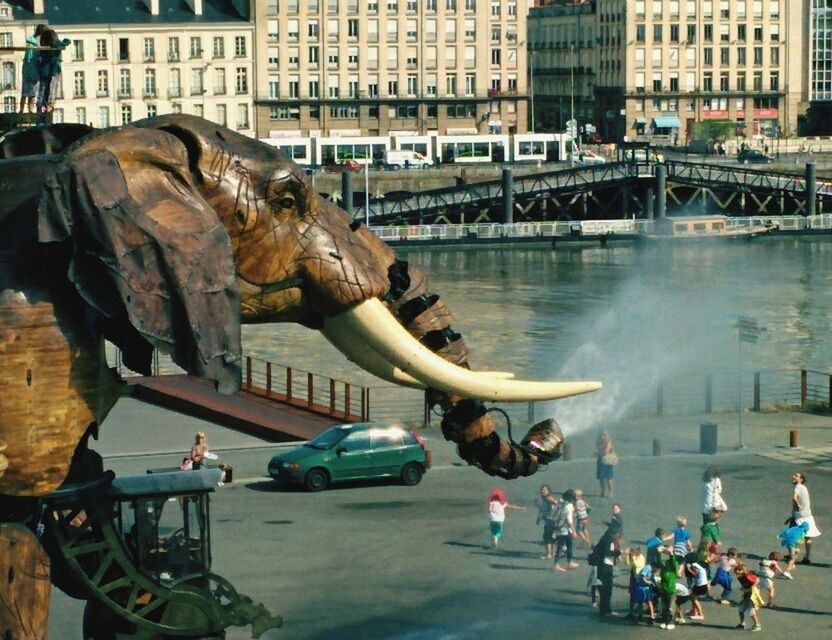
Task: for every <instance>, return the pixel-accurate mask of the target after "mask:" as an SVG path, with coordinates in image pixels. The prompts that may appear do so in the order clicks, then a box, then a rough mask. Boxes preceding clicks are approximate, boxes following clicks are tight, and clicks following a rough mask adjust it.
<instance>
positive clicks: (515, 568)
mask: <svg viewBox="0 0 832 640" xmlns="http://www.w3.org/2000/svg"><path fill="white" fill-rule="evenodd" d="M488 566H489V567H491V568H492V569H500V570H503V571H551V569H550V568H548V567H523V566H520V565H516V564H497V563H495V562H490V563H489V564H488Z"/></svg>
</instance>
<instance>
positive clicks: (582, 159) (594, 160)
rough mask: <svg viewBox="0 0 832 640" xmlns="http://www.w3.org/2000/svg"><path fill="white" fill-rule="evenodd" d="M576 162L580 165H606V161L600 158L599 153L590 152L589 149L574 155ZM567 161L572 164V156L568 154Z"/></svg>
mask: <svg viewBox="0 0 832 640" xmlns="http://www.w3.org/2000/svg"><path fill="white" fill-rule="evenodd" d="M574 158H575V160H574V162H575V164H580V165H590V164H604V163H605V162H606V160H605V159H604V158H602V157H601V156H599V155H598V154H597V153H594V152H592V151H589V150H588V149H584V150H582V151H578V152H577V153H575V154H574ZM566 159H567V161H568V162H569V163H570V164H571V163H572V162H573V161H572V154H567V156H566Z"/></svg>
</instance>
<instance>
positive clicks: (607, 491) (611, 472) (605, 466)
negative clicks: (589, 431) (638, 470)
mask: <svg viewBox="0 0 832 640" xmlns="http://www.w3.org/2000/svg"><path fill="white" fill-rule="evenodd" d="M596 455H597V461H596V471H595V477H596V478H597V479H598V482H599V483H600V485H601V497H602V498H605V497H606V498H612V496H613V491H614V489H615V485H614V483H613V479H614V478H615V465H617V464H618V455H617V454H616V453H615V447H614V446H613V442H612V437H611V436H610V434H609V433H607V432H606V431H602V432H601V433H599V434H598V440H597V442H596Z"/></svg>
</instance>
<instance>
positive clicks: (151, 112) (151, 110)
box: [147, 104, 157, 118]
mask: <svg viewBox="0 0 832 640" xmlns="http://www.w3.org/2000/svg"><path fill="white" fill-rule="evenodd" d="M156 114H157V110H156V105H155V104H148V105H147V117H148V118H155V117H156Z"/></svg>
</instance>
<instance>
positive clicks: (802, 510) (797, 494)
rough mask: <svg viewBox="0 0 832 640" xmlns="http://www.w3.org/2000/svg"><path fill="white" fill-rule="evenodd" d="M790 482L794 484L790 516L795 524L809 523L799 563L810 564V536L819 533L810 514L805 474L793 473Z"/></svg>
mask: <svg viewBox="0 0 832 640" xmlns="http://www.w3.org/2000/svg"><path fill="white" fill-rule="evenodd" d="M792 484H793V485H794V493H793V494H792V518H793V519H794V524H795V525H801V524H803V523H804V522H805V523H807V524H808V525H809V529H808V530H807V531H806V537H805V538H804V544H805V545H806V553H805V555H804V556H803V559H802V560H801V561H800V564H812V560H811V558H810V557H809V556H810V554H811V551H812V538H817V537H818V536H819V535H820V529H818V527H817V525H816V524H815V518H814V516H813V515H812V502H811V500H810V499H809V489H808V488H807V487H806V476H805V475H803V474H802V473H795V474H794V475H793V476H792Z"/></svg>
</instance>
